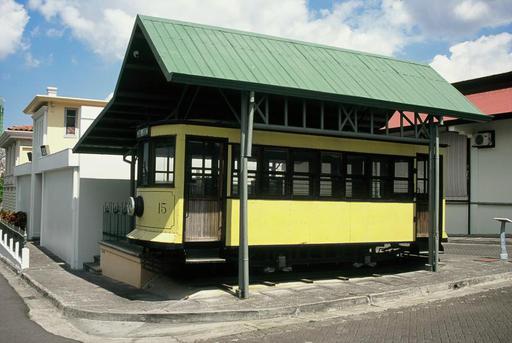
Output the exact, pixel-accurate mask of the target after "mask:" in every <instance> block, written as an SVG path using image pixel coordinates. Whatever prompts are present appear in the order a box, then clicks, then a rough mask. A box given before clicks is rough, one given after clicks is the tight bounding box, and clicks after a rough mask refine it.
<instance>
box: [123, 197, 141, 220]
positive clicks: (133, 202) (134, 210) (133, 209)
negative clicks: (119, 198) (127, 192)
mask: <svg viewBox="0 0 512 343" xmlns="http://www.w3.org/2000/svg"><path fill="white" fill-rule="evenodd" d="M126 209H127V212H128V214H129V215H130V216H137V217H142V214H143V213H144V200H143V199H142V197H141V196H140V195H139V196H137V197H135V198H134V197H130V198H129V199H128V205H127V208H126Z"/></svg>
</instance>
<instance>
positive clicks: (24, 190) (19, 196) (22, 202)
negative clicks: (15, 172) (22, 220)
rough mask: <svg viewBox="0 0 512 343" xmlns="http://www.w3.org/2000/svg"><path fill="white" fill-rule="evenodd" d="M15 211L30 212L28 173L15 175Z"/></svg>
mask: <svg viewBox="0 0 512 343" xmlns="http://www.w3.org/2000/svg"><path fill="white" fill-rule="evenodd" d="M16 179H17V180H16V211H23V212H25V213H27V217H28V215H29V212H30V175H22V176H17V177H16Z"/></svg>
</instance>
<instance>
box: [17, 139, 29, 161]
mask: <svg viewBox="0 0 512 343" xmlns="http://www.w3.org/2000/svg"><path fill="white" fill-rule="evenodd" d="M29 152H32V141H30V140H23V141H19V143H18V158H17V160H16V165H20V164H23V163H27V162H30V161H29V160H28V154H27V153H29Z"/></svg>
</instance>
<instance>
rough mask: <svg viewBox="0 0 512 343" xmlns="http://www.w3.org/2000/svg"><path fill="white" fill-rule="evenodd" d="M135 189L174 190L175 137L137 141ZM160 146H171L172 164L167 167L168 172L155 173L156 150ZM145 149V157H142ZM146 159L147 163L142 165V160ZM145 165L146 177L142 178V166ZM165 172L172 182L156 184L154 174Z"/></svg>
mask: <svg viewBox="0 0 512 343" xmlns="http://www.w3.org/2000/svg"><path fill="white" fill-rule="evenodd" d="M137 145H138V147H137V160H138V165H137V187H140V188H148V187H158V188H174V187H175V183H176V136H174V135H173V136H160V137H158V138H146V139H143V140H139V141H138V143H137ZM162 145H172V147H173V149H172V152H173V156H172V163H171V164H170V165H169V167H170V170H168V171H157V170H156V149H157V148H158V147H159V146H162ZM145 147H147V149H148V150H147V156H144V155H143V153H144V149H145ZM145 157H147V158H148V162H147V163H144V158H145ZM145 164H146V165H147V167H148V168H147V176H146V177H143V168H144V165H145ZM157 172H165V173H167V174H172V182H157V181H156V173H157Z"/></svg>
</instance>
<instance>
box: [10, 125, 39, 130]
mask: <svg viewBox="0 0 512 343" xmlns="http://www.w3.org/2000/svg"><path fill="white" fill-rule="evenodd" d="M7 130H9V131H33V129H32V125H15V126H10V127H8V128H7Z"/></svg>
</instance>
